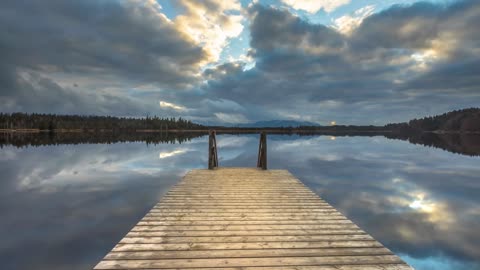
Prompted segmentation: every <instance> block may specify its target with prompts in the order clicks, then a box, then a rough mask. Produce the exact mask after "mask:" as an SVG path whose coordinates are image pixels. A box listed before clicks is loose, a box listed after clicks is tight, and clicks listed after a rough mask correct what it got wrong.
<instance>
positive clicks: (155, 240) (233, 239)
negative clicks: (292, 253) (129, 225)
mask: <svg viewBox="0 0 480 270" xmlns="http://www.w3.org/2000/svg"><path fill="white" fill-rule="evenodd" d="M358 240H368V241H372V240H374V239H373V238H372V237H371V236H370V235H368V234H353V235H295V236H291V235H288V236H278V235H275V236H224V237H218V236H215V237H208V236H207V237H204V236H196V237H125V238H123V239H122V240H121V241H120V244H161V243H247V242H306V241H358Z"/></svg>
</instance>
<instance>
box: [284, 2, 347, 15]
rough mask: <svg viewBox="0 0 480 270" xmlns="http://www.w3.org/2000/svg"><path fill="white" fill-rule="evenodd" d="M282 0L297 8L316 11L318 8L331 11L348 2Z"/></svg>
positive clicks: (311, 11)
mask: <svg viewBox="0 0 480 270" xmlns="http://www.w3.org/2000/svg"><path fill="white" fill-rule="evenodd" d="M282 2H283V3H285V4H287V5H289V6H291V7H292V8H294V9H297V10H304V11H307V12H309V13H317V12H318V11H319V10H320V9H323V10H325V12H332V11H334V10H335V9H337V8H338V7H340V6H343V5H346V4H348V3H350V0H282Z"/></svg>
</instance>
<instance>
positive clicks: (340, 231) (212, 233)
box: [127, 229, 363, 237]
mask: <svg viewBox="0 0 480 270" xmlns="http://www.w3.org/2000/svg"><path fill="white" fill-rule="evenodd" d="M359 233H363V231H362V230H360V229H329V230H321V231H319V230H281V231H278V230H276V231H272V230H261V231H232V230H229V231H153V232H152V231H141V232H136V231H130V232H129V233H128V234H127V236H130V237H137V236H138V237H148V236H245V235H248V236H262V235H324V234H327V235H328V234H335V235H338V234H359Z"/></svg>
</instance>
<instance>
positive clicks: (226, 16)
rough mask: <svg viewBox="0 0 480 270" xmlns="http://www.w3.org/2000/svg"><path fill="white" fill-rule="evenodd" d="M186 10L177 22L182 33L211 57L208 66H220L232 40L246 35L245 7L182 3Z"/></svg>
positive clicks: (233, 0)
mask: <svg viewBox="0 0 480 270" xmlns="http://www.w3.org/2000/svg"><path fill="white" fill-rule="evenodd" d="M178 3H179V5H181V6H183V7H184V8H185V10H186V12H185V13H184V14H181V15H179V16H177V17H176V18H175V20H174V22H175V24H176V25H177V28H178V30H179V31H180V32H182V33H184V34H186V35H187V36H188V37H189V38H190V39H191V40H192V41H193V42H194V43H195V44H197V45H199V46H201V47H202V48H203V49H204V50H205V52H206V53H207V59H206V62H207V63H205V64H208V63H212V62H217V61H218V60H219V59H220V55H221V53H222V51H223V49H224V48H225V47H226V46H227V45H228V41H229V39H230V38H234V37H237V36H239V35H240V33H242V31H243V24H242V20H243V16H242V15H241V14H240V13H241V5H240V3H239V2H238V1H237V0H211V1H208V3H205V2H204V1H196V0H180V1H178Z"/></svg>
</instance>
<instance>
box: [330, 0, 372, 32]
mask: <svg viewBox="0 0 480 270" xmlns="http://www.w3.org/2000/svg"><path fill="white" fill-rule="evenodd" d="M374 10H375V6H374V5H368V6H365V7H363V8H361V9H358V10H356V11H355V12H354V13H353V15H345V16H342V17H339V18H337V19H335V21H334V22H335V28H336V29H337V30H338V31H340V32H342V33H343V34H347V35H348V34H350V33H352V32H353V30H355V29H356V28H357V27H358V26H359V25H360V24H361V23H362V21H363V19H365V18H366V17H368V16H370V15H372V14H373V12H374Z"/></svg>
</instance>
